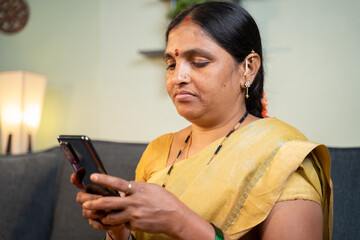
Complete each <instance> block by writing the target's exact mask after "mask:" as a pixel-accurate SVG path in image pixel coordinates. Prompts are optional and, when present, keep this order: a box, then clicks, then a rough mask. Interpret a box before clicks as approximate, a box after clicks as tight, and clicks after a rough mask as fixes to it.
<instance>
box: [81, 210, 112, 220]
mask: <svg viewBox="0 0 360 240" xmlns="http://www.w3.org/2000/svg"><path fill="white" fill-rule="evenodd" d="M108 213H109V212H106V211H100V210H97V211H93V210H86V209H83V210H82V215H83V217H84V218H86V219H99V218H103V217H105V216H106V214H108Z"/></svg>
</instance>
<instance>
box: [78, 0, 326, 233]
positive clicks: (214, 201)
mask: <svg viewBox="0 0 360 240" xmlns="http://www.w3.org/2000/svg"><path fill="white" fill-rule="evenodd" d="M166 42H167V46H166V51H165V54H164V59H165V62H166V64H167V66H168V68H167V71H166V87H167V90H168V93H169V96H170V98H171V99H172V101H173V103H174V105H175V107H176V109H177V111H178V113H179V114H180V115H181V116H183V117H184V118H186V119H187V120H188V121H189V122H190V123H191V125H190V126H189V127H187V128H185V129H183V130H180V131H179V132H176V133H171V134H166V135H163V136H161V137H159V138H157V139H156V140H154V141H153V142H151V143H150V144H149V146H148V147H147V149H146V151H145V152H144V154H143V156H142V159H141V160H140V163H139V165H138V167H137V170H136V181H131V182H130V183H129V182H128V181H125V180H123V179H120V178H116V177H112V176H105V175H99V174H94V175H92V180H93V181H94V182H96V183H99V184H102V185H104V186H107V187H110V188H112V189H115V190H117V191H119V192H121V194H122V196H123V197H102V196H99V195H93V194H89V193H86V192H80V193H79V194H78V196H77V201H78V202H79V203H80V204H82V206H83V216H84V217H85V218H87V219H89V223H90V224H91V225H92V226H93V227H94V228H96V229H101V230H107V239H133V238H135V237H134V236H133V235H136V239H322V238H323V239H330V238H331V224H332V212H331V209H332V198H331V181H330V177H329V171H330V160H329V155H328V153H327V150H326V148H325V147H324V146H322V145H319V144H315V143H311V142H308V141H307V140H306V138H305V137H304V136H303V135H302V134H301V133H300V132H298V131H297V130H296V129H295V128H293V127H291V126H289V125H287V124H285V123H283V122H281V121H280V120H276V119H273V118H263V116H262V115H261V113H262V112H263V111H264V110H265V109H263V106H262V104H261V100H262V97H263V82H264V74H263V64H262V48H261V40H260V34H259V31H258V28H257V26H256V23H255V22H254V20H253V19H252V18H251V16H250V15H249V14H248V13H247V12H246V11H245V10H244V9H242V8H240V7H239V6H237V5H233V4H230V3H225V2H210V3H204V4H200V5H195V6H192V7H190V8H188V9H186V10H184V11H183V12H182V13H180V14H179V15H178V16H177V17H176V18H175V19H174V20H173V21H172V22H171V23H170V25H169V27H168V30H167V33H166ZM71 180H72V182H73V183H74V184H75V185H77V186H80V184H79V182H80V181H79V177H78V176H77V175H76V174H74V175H73V176H72V178H71ZM130 230H131V231H132V233H133V235H132V234H131V233H130Z"/></svg>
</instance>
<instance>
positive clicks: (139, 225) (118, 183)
mask: <svg viewBox="0 0 360 240" xmlns="http://www.w3.org/2000/svg"><path fill="white" fill-rule="evenodd" d="M91 180H92V181H93V182H95V183H98V184H100V185H103V186H105V187H108V188H111V189H114V190H116V191H120V192H124V193H126V196H125V197H101V198H98V199H93V200H89V201H86V202H84V204H83V207H84V209H86V210H93V211H97V210H105V211H108V210H113V212H111V213H109V214H108V215H106V216H104V217H102V218H100V219H99V220H100V221H99V222H100V223H102V224H104V225H106V226H108V227H109V226H117V225H121V224H123V223H126V225H127V227H128V228H130V229H131V230H135V231H136V230H140V231H145V232H152V233H165V234H167V235H169V236H173V237H175V238H176V237H178V236H179V232H181V231H182V230H184V228H185V226H184V224H186V223H185V221H184V219H189V217H190V218H191V216H194V214H195V213H194V212H192V211H191V210H190V209H189V208H188V207H186V206H185V204H183V203H182V202H181V201H180V200H178V199H177V198H176V197H175V195H173V194H172V193H170V192H169V191H167V190H165V189H163V188H162V187H160V186H158V185H156V184H151V183H143V182H134V181H131V182H130V184H131V188H130V189H129V186H130V185H129V181H126V180H124V179H121V178H117V177H113V176H109V175H104V174H93V175H91ZM186 214H187V217H186V218H184V216H186ZM195 215H196V214H195ZM196 216H197V215H196ZM196 216H194V217H195V218H196Z"/></svg>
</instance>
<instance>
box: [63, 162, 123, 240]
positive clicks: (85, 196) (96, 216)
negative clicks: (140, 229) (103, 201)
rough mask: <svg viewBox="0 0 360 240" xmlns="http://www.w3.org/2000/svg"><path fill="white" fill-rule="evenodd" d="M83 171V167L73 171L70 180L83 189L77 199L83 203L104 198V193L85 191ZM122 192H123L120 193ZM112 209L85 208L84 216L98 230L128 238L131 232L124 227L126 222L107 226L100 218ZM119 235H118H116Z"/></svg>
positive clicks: (113, 235) (120, 237)
mask: <svg viewBox="0 0 360 240" xmlns="http://www.w3.org/2000/svg"><path fill="white" fill-rule="evenodd" d="M83 177H84V176H83V172H82V171H81V169H79V171H77V172H76V173H73V174H72V175H71V177H70V182H71V183H72V184H74V185H75V186H76V187H77V188H79V189H81V190H83V191H80V192H79V193H78V194H77V196H76V201H77V202H78V203H80V204H81V205H83V204H84V203H85V202H86V201H90V200H95V199H99V198H102V197H103V196H102V195H97V194H90V193H87V192H85V190H86V189H85V187H84V185H83V184H82V179H83ZM120 194H121V193H120ZM121 195H122V196H125V195H124V194H121ZM109 212H111V211H102V210H95V211H94V210H87V209H84V208H83V211H82V214H83V217H84V218H86V219H88V220H89V224H90V225H91V226H92V227H94V228H95V229H98V230H106V231H107V232H108V234H110V235H111V236H112V238H113V239H114V240H115V239H127V237H128V236H129V234H130V231H129V230H126V229H125V228H124V224H120V225H117V226H106V225H104V224H102V223H101V221H100V218H102V217H104V216H106V215H107V214H109ZM115 236H117V237H118V238H117V237H115Z"/></svg>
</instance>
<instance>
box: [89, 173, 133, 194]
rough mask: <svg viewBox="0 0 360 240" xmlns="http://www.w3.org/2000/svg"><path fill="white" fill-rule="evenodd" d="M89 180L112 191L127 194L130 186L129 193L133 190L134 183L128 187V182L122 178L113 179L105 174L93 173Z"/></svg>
mask: <svg viewBox="0 0 360 240" xmlns="http://www.w3.org/2000/svg"><path fill="white" fill-rule="evenodd" d="M90 179H91V181H93V182H95V183H97V184H100V185H103V186H105V187H108V188H111V189H114V190H116V191H120V192H128V191H129V186H131V191H133V190H134V183H135V182H131V184H130V185H129V181H127V180H124V179H122V178H118V177H113V176H109V175H106V174H96V173H94V174H91V176H90ZM130 193H132V192H130Z"/></svg>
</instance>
